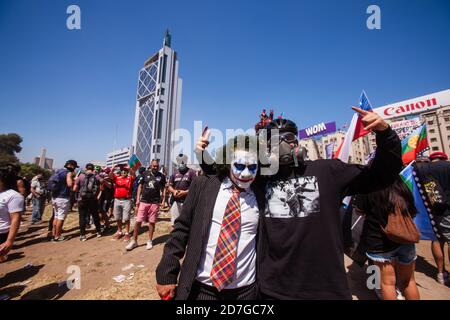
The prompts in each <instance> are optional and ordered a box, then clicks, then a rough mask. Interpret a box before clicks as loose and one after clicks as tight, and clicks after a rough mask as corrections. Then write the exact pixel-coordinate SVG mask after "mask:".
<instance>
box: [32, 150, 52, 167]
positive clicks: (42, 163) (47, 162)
mask: <svg viewBox="0 0 450 320" xmlns="http://www.w3.org/2000/svg"><path fill="white" fill-rule="evenodd" d="M46 154H47V149H45V148H42V149H41V155H40V156H39V157H35V158H34V164H35V165H38V166H39V167H41V168H43V169H48V170H53V159H49V158H47V157H46Z"/></svg>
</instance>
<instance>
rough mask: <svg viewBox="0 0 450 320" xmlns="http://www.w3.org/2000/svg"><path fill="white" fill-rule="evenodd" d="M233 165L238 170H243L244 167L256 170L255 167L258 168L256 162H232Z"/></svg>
mask: <svg viewBox="0 0 450 320" xmlns="http://www.w3.org/2000/svg"><path fill="white" fill-rule="evenodd" d="M233 165H234V167H235V168H236V169H237V170H239V171H244V170H245V168H248V171H256V169H258V165H257V164H249V165H245V164H242V163H234V164H233Z"/></svg>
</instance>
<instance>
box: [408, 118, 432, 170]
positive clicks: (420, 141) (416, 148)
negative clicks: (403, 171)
mask: <svg viewBox="0 0 450 320" xmlns="http://www.w3.org/2000/svg"><path fill="white" fill-rule="evenodd" d="M427 147H428V139H427V127H426V125H425V124H423V125H421V126H420V127H418V128H417V129H416V130H414V131H413V132H412V133H411V134H410V135H409V136H407V137H406V138H404V139H403V140H402V160H403V164H408V163H410V162H411V161H413V160H415V159H416V156H417V153H419V152H421V151H423V150H425V149H426V148H427Z"/></svg>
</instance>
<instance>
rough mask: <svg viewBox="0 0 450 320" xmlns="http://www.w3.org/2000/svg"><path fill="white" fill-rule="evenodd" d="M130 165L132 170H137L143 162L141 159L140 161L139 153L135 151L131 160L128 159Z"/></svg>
mask: <svg viewBox="0 0 450 320" xmlns="http://www.w3.org/2000/svg"><path fill="white" fill-rule="evenodd" d="M128 165H129V166H130V169H131V170H137V169H138V168H139V167H140V166H141V165H142V164H141V161H139V158H138V157H137V155H136V154H134V153H133V154H132V155H131V157H130V160H128Z"/></svg>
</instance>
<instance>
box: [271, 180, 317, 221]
mask: <svg viewBox="0 0 450 320" xmlns="http://www.w3.org/2000/svg"><path fill="white" fill-rule="evenodd" d="M319 200H320V194H319V184H318V182H317V177H314V176H308V177H298V178H292V179H289V180H283V181H273V182H270V183H269V184H268V185H267V189H266V202H267V205H266V215H265V216H266V217H267V218H304V217H310V216H314V215H317V214H318V213H319V212H320V203H319Z"/></svg>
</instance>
